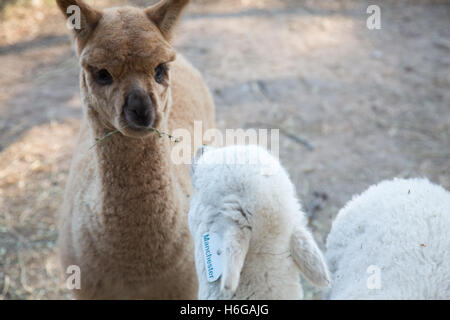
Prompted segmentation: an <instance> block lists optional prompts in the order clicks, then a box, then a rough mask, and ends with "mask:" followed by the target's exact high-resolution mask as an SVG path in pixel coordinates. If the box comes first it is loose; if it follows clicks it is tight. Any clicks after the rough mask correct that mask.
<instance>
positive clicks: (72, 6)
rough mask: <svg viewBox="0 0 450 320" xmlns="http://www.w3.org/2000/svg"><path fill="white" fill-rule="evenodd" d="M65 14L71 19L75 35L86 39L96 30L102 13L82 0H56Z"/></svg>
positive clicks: (70, 22)
mask: <svg viewBox="0 0 450 320" xmlns="http://www.w3.org/2000/svg"><path fill="white" fill-rule="evenodd" d="M56 3H57V4H58V7H59V8H60V9H61V11H62V13H63V14H64V16H66V17H67V19H69V20H68V21H69V23H68V25H70V26H71V28H73V32H74V34H75V37H76V38H77V39H78V40H81V41H85V40H87V38H88V37H89V35H90V34H91V33H92V31H94V29H95V27H96V26H97V24H98V21H99V20H100V18H101V17H102V13H101V12H100V11H98V10H95V9H93V8H91V7H90V6H89V5H88V4H86V3H84V2H83V1H82V0H56Z"/></svg>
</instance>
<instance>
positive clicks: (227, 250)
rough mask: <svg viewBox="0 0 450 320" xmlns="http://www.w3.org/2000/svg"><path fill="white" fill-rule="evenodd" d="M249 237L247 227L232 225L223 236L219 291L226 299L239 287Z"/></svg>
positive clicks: (249, 232)
mask: <svg viewBox="0 0 450 320" xmlns="http://www.w3.org/2000/svg"><path fill="white" fill-rule="evenodd" d="M250 237H251V231H250V228H249V227H248V226H238V225H233V226H232V227H231V228H229V230H227V231H226V232H225V234H224V239H223V242H222V243H223V245H222V248H223V258H222V263H223V266H222V279H221V282H220V290H221V292H222V293H223V294H224V295H225V296H227V297H228V298H229V297H231V296H232V295H233V293H234V292H235V291H236V289H237V287H238V285H239V279H240V277H241V271H242V266H243V265H244V261H245V257H246V255H247V252H248V247H249V245H250Z"/></svg>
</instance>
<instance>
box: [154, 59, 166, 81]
mask: <svg viewBox="0 0 450 320" xmlns="http://www.w3.org/2000/svg"><path fill="white" fill-rule="evenodd" d="M166 75H167V65H166V64H165V63H161V64H159V65H158V66H157V67H156V68H155V81H156V82H158V83H159V84H162V83H163V82H164V80H165V78H166Z"/></svg>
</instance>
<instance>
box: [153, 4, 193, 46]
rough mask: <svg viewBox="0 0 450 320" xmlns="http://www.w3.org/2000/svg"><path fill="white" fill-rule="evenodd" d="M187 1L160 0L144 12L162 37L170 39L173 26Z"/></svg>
mask: <svg viewBox="0 0 450 320" xmlns="http://www.w3.org/2000/svg"><path fill="white" fill-rule="evenodd" d="M188 3H189V0H161V1H159V2H158V3H156V4H154V5H153V6H150V7H148V8H147V9H145V13H146V14H147V16H148V18H149V19H150V20H152V21H153V22H154V23H155V24H156V26H157V27H158V28H159V30H160V31H161V33H162V35H163V36H164V38H166V39H167V40H170V39H171V38H172V32H173V29H174V26H175V25H176V24H177V22H178V20H179V19H180V17H181V13H182V12H183V9H184V8H185V7H186V5H187V4H188Z"/></svg>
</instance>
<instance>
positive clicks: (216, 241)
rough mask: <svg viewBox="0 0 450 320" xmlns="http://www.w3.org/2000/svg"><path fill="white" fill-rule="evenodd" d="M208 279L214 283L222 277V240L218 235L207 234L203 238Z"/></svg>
mask: <svg viewBox="0 0 450 320" xmlns="http://www.w3.org/2000/svg"><path fill="white" fill-rule="evenodd" d="M202 243H203V256H204V258H205V269H206V278H207V279H208V282H214V281H216V280H217V279H219V278H220V276H221V275H222V255H221V254H222V252H221V251H222V239H221V238H220V236H219V235H218V234H217V233H213V232H207V233H205V234H203V236H202Z"/></svg>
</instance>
